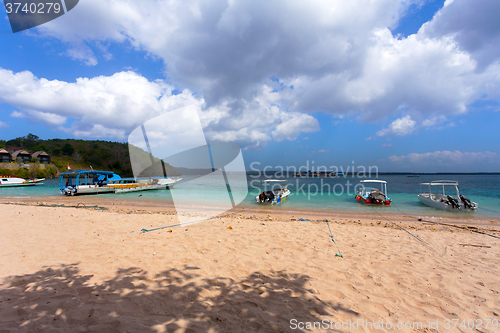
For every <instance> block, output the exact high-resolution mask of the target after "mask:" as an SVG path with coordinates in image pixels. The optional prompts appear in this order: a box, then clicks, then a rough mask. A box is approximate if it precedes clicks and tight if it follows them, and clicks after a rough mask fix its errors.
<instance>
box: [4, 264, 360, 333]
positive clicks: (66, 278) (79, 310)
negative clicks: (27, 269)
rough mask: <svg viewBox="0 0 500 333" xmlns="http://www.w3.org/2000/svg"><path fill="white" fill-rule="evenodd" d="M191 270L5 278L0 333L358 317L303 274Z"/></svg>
mask: <svg viewBox="0 0 500 333" xmlns="http://www.w3.org/2000/svg"><path fill="white" fill-rule="evenodd" d="M197 271H198V268H197V267H184V268H183V269H182V270H178V269H169V270H166V271H164V272H162V273H160V274H157V275H156V276H154V277H153V278H148V274H147V272H145V271H143V270H141V269H139V268H129V269H120V270H119V271H118V272H117V274H116V276H115V277H114V278H113V279H111V280H107V281H105V282H103V283H98V284H91V283H89V279H90V278H91V277H92V276H89V275H87V276H84V275H81V274H80V272H79V269H78V265H77V264H73V265H62V266H59V267H56V268H46V269H44V270H41V271H39V272H36V273H34V274H27V275H23V276H13V277H8V278H6V279H5V280H4V281H3V283H2V284H0V331H1V332H9V331H12V332H19V331H21V332H23V331H24V332H35V331H44V332H45V331H48V332H50V331H53V332H59V331H61V332H66V331H72V332H75V331H85V332H173V331H176V330H178V329H182V330H180V331H183V332H207V331H209V330H210V331H211V332H263V331H264V332H265V331H272V332H276V331H290V320H291V319H293V318H295V319H297V320H298V321H301V322H314V321H319V320H322V319H325V317H326V316H329V315H333V314H334V313H336V312H344V313H349V314H352V315H354V316H356V315H357V313H355V312H354V311H352V310H349V309H346V308H343V307H342V306H341V305H340V304H332V303H329V302H324V301H322V300H321V299H319V298H318V297H317V296H316V295H315V294H314V293H312V292H311V291H310V290H308V289H307V287H306V285H307V283H308V280H309V277H307V276H306V275H302V274H288V273H285V272H271V273H269V274H267V275H266V274H261V273H259V272H255V273H252V274H250V275H249V276H247V277H245V278H243V279H240V280H238V281H236V280H234V279H231V278H228V277H218V278H203V277H202V276H200V275H199V274H198V273H197ZM295 331H299V332H300V331H301V330H299V329H297V330H295Z"/></svg>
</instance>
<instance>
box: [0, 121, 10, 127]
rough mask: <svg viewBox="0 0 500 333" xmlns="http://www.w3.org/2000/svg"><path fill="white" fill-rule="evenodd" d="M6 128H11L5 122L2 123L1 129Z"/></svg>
mask: <svg viewBox="0 0 500 333" xmlns="http://www.w3.org/2000/svg"><path fill="white" fill-rule="evenodd" d="M4 127H9V125H7V123H4V122H3V121H0V128H4Z"/></svg>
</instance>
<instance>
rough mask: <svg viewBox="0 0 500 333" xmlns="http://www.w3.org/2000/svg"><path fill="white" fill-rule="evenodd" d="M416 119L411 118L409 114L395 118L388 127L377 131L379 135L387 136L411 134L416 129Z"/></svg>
mask: <svg viewBox="0 0 500 333" xmlns="http://www.w3.org/2000/svg"><path fill="white" fill-rule="evenodd" d="M416 124H417V122H416V121H414V120H413V119H411V117H410V116H409V115H406V116H404V117H403V118H399V119H396V120H394V121H393V122H392V123H391V124H390V125H389V127H388V128H385V129H383V130H380V131H378V132H377V135H378V136H386V135H390V134H392V135H397V136H406V135H410V134H411V133H412V132H413V131H414V130H415V125H416Z"/></svg>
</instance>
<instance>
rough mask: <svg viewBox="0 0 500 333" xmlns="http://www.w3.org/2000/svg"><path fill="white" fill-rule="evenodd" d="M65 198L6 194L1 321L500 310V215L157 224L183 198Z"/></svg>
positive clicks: (368, 326)
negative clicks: (9, 199)
mask: <svg viewBox="0 0 500 333" xmlns="http://www.w3.org/2000/svg"><path fill="white" fill-rule="evenodd" d="M94 200H95V201H94ZM55 204H56V203H54V202H53V201H52V202H45V203H44V204H43V205H42V206H40V202H35V201H33V200H32V201H31V202H28V203H26V204H22V205H21V204H19V202H17V203H16V204H7V203H6V202H4V203H3V204H0V209H1V210H2V213H1V216H2V218H1V222H0V242H1V244H2V247H1V248H0V255H1V258H2V261H1V263H0V332H38V331H40V332H70V331H71V332H271V331H272V332H276V331H277V332H291V331H295V332H307V331H310V330H314V331H318V332H319V331H325V332H334V331H341V332H382V331H389V329H388V326H383V325H387V324H388V323H391V325H392V326H394V327H393V330H395V331H399V332H458V331H463V332H469V331H473V330H474V329H479V331H482V332H494V331H496V330H494V327H493V324H494V322H495V320H496V322H497V325H498V320H499V319H500V295H499V292H500V288H499V285H500V284H499V282H500V281H499V279H500V278H499V276H500V268H499V265H498V258H499V257H500V248H499V245H500V239H498V238H494V237H490V236H488V235H484V234H479V233H477V232H473V231H474V230H475V231H481V232H485V233H488V234H490V235H494V236H497V237H498V236H499V235H500V233H499V232H498V230H500V228H499V226H498V222H496V221H483V222H484V223H480V224H481V226H479V227H471V228H470V229H469V230H464V229H460V228H456V227H452V226H444V225H440V224H432V223H426V222H423V221H421V222H419V221H415V220H414V219H413V218H410V217H408V216H406V217H405V216H397V215H394V216H391V218H390V220H386V219H383V218H381V217H380V216H379V217H376V216H346V215H342V214H337V213H336V212H331V213H328V214H325V213H322V214H313V213H312V212H309V213H307V212H286V213H281V214H275V213H274V212H273V211H272V210H261V211H248V210H247V211H245V210H239V211H233V212H230V213H229V214H228V215H227V216H225V217H222V218H216V219H212V220H208V221H204V222H200V223H196V224H193V225H189V226H185V227H171V228H163V229H159V230H155V231H149V232H145V231H141V230H143V229H147V230H152V229H154V228H161V227H165V226H169V225H172V224H175V222H176V217H175V215H173V214H174V213H173V211H168V210H167V211H164V210H163V211H162V210H161V209H155V208H154V207H149V208H144V207H143V208H140V207H139V206H138V207H134V206H133V205H132V206H130V205H128V204H127V205H124V204H123V203H120V202H106V201H102V200H101V199H98V198H93V199H88V201H86V206H88V207H89V206H92V205H99V207H93V208H67V207H57V206H54V207H50V205H55ZM62 204H64V205H68V206H69V205H75V204H76V201H71V200H66V198H64V199H63V200H61V201H60V202H59V203H58V205H62ZM300 219H305V220H310V221H300ZM325 220H328V221H329V222H326V221H325ZM441 222H443V223H448V222H450V221H441ZM463 224H467V223H466V221H465V222H463V223H462V222H460V221H458V222H457V221H455V223H454V225H456V226H461V225H463ZM400 227H402V228H404V229H405V230H406V231H405V230H402V229H401V228H400ZM330 230H331V232H332V234H333V236H334V239H335V243H334V242H332V239H331V237H330ZM410 233H411V234H410ZM340 254H341V255H342V256H340ZM453 319H455V321H453ZM456 319H458V320H459V321H458V324H456ZM464 320H465V322H463V321H464ZM488 320H489V321H488ZM382 321H383V324H381V322H382ZM353 322H354V323H356V325H357V326H352V323H353ZM315 323H316V328H315V329H313V328H314V327H313V326H308V325H314V324H315ZM327 323H328V327H327V326H325V325H326V324H327ZM349 323H350V325H351V326H348V325H349ZM398 323H401V324H402V325H403V326H401V327H402V329H399V330H396V325H397V324H398ZM447 323H448V326H446V325H447ZM463 323H465V325H469V326H468V327H467V326H462V327H459V325H461V324H463ZM487 323H489V324H488V327H486V326H487ZM320 324H322V325H323V326H319V325H320ZM419 324H420V325H419ZM335 325H336V326H335ZM342 325H343V326H342ZM381 325H382V326H381ZM454 325H455V326H454ZM471 325H472V329H470V328H471ZM479 325H481V326H480V327H479ZM405 326H406V327H405ZM309 328H310V329H309ZM377 328H378V329H377ZM499 329H500V328H498V326H497V330H499Z"/></svg>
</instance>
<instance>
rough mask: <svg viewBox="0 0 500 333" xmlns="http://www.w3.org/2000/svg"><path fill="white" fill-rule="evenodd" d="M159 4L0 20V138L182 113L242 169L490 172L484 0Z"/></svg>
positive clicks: (489, 34) (113, 130) (495, 96)
mask: <svg viewBox="0 0 500 333" xmlns="http://www.w3.org/2000/svg"><path fill="white" fill-rule="evenodd" d="M160 3H162V7H161V8H158V7H155V6H157V5H158V2H155V1H152V0H145V1H143V2H141V6H139V4H131V3H130V2H121V1H114V2H113V3H108V4H107V3H105V2H101V1H97V0H86V1H83V0H82V1H81V2H80V3H79V4H78V5H77V6H76V7H75V8H74V9H73V10H72V11H71V12H68V13H67V14H66V15H64V16H62V17H60V18H58V19H56V20H54V21H51V22H49V23H46V24H44V25H42V26H40V27H38V28H33V29H30V30H28V31H25V32H21V33H16V34H13V33H12V32H11V31H10V25H9V22H8V19H7V15H6V12H5V11H4V9H3V8H2V9H1V10H0V15H1V16H2V19H1V20H0V43H1V45H2V47H1V49H2V51H1V52H0V114H1V117H0V139H11V138H14V137H18V136H24V135H26V134H27V133H34V134H37V135H38V136H40V137H42V138H45V139H49V138H56V137H60V138H83V139H104V140H113V141H115V140H116V141H121V142H124V141H127V136H128V134H129V133H130V132H131V131H132V130H133V129H134V128H135V127H137V126H138V125H140V124H141V123H143V122H145V121H147V120H149V119H152V118H154V117H155V116H158V115H160V114H162V113H163V112H167V111H171V110H175V109H176V108H179V107H183V106H186V105H190V104H191V105H193V104H194V105H196V107H197V108H198V110H199V111H198V112H199V115H200V118H201V122H202V124H203V127H204V130H205V135H206V137H207V139H208V140H214V141H229V142H235V143H237V144H238V145H239V146H240V147H241V148H242V149H243V152H244V158H245V162H246V164H247V165H250V163H252V162H259V163H260V165H261V166H265V165H271V166H278V165H281V166H288V165H295V166H297V167H298V166H301V165H305V164H306V163H309V164H311V163H312V161H314V163H315V165H325V166H341V165H344V166H346V165H351V164H352V161H354V163H355V164H356V165H364V166H371V165H377V166H378V167H379V170H380V171H403V172H405V171H408V172H446V171H452V172H477V171H487V172H500V147H499V146H498V144H497V142H498V141H499V138H500V135H499V134H498V130H497V124H499V123H500V112H498V111H499V110H500V105H499V98H500V90H499V88H498V87H499V84H500V82H499V81H500V62H499V59H500V47H499V46H498V45H500V25H499V23H498V22H497V21H498V20H497V19H496V17H497V16H495V15H496V14H495V13H498V14H500V4H499V3H498V1H494V0H489V1H482V2H481V3H480V4H478V3H477V2H476V1H472V0H454V1H449V0H448V1H446V3H445V1H442V0H440V1H437V0H427V1H425V0H415V1H399V2H398V1H388V0H387V1H379V2H377V3H376V4H374V3H372V2H369V1H366V0H356V1H338V2H336V3H335V5H332V3H331V2H329V1H326V2H323V1H316V2H312V3H310V4H300V5H297V4H295V5H293V4H290V3H289V2H287V1H283V2H280V1H278V2H276V3H273V4H269V3H267V2H265V1H255V2H235V3H231V4H229V3H228V2H225V1H207V2H205V3H198V2H197V1H187V2H180V3H179V4H176V1H170V2H167V1H165V2H164V3H163V2H162V1H160ZM169 6H173V7H169ZM131 13H135V14H134V15H132V14H131Z"/></svg>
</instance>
